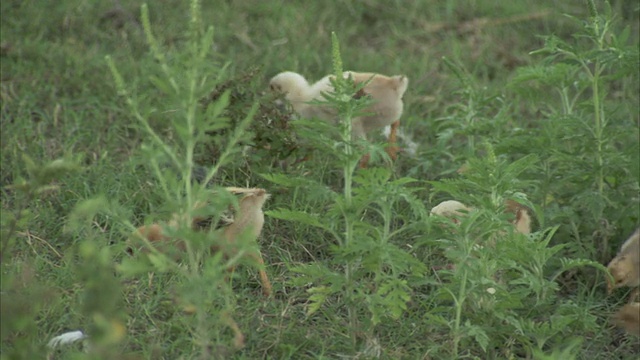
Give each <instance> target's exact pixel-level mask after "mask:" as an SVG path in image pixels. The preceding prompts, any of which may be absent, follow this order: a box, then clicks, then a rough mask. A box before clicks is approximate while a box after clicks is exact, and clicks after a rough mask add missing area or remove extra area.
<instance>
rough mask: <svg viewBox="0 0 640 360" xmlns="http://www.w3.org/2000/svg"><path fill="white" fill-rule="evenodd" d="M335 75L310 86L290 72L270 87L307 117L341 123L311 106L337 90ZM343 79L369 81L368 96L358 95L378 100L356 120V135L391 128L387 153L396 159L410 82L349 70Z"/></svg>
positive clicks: (327, 109) (330, 113)
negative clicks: (401, 118) (398, 135)
mask: <svg viewBox="0 0 640 360" xmlns="http://www.w3.org/2000/svg"><path fill="white" fill-rule="evenodd" d="M333 76H334V75H327V76H325V77H324V78H322V79H320V80H319V81H318V82H316V83H314V84H313V85H310V84H309V82H308V81H307V80H306V79H305V78H304V76H302V75H300V74H298V73H295V72H291V71H286V72H282V73H280V74H278V75H276V76H274V77H273V78H272V79H271V81H270V82H269V86H270V87H271V89H272V90H274V91H278V92H281V93H284V94H285V98H286V99H287V101H289V102H290V103H291V106H292V107H293V109H294V110H295V112H297V113H298V114H299V115H300V116H302V117H303V118H318V119H322V120H325V121H331V122H337V120H338V119H337V113H336V110H335V109H333V108H331V107H328V106H321V105H313V104H309V103H308V102H309V101H311V100H322V93H323V92H331V91H333V86H332V85H331V81H330V79H331V78H332V77H333ZM343 76H344V77H345V79H346V78H349V77H351V78H353V80H354V82H355V83H356V84H360V83H363V82H366V81H369V82H368V83H367V85H366V86H365V87H364V88H363V89H362V92H363V93H364V94H360V93H359V94H357V95H356V96H361V95H369V96H371V98H373V100H374V103H373V104H372V105H370V106H369V107H368V108H366V109H365V110H364V112H365V113H366V115H363V116H359V117H356V118H354V119H353V120H352V135H353V136H354V137H359V138H366V135H367V134H368V133H370V132H372V131H374V130H378V129H382V128H384V127H386V126H389V125H391V133H390V135H389V143H390V146H389V148H388V149H387V153H389V156H390V157H391V158H392V159H395V158H396V152H397V148H396V147H395V140H396V132H397V129H398V126H399V124H400V122H399V121H400V120H399V119H400V116H401V115H402V111H403V107H404V103H403V102H402V96H403V95H404V93H405V91H406V90H407V86H408V85H409V79H408V78H407V77H406V76H403V75H396V76H385V75H381V74H374V73H359V72H354V71H345V72H344V73H343ZM361 165H362V163H361Z"/></svg>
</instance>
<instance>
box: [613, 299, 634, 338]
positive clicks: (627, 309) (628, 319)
mask: <svg viewBox="0 0 640 360" xmlns="http://www.w3.org/2000/svg"><path fill="white" fill-rule="evenodd" d="M613 321H614V323H615V324H616V325H618V326H620V327H621V328H623V329H625V330H626V331H627V332H628V333H629V334H633V335H636V336H640V302H633V303H630V304H627V305H625V306H623V307H622V308H620V310H618V312H617V313H616V314H615V315H614V317H613Z"/></svg>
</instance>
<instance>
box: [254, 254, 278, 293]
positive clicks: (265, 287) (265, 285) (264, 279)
mask: <svg viewBox="0 0 640 360" xmlns="http://www.w3.org/2000/svg"><path fill="white" fill-rule="evenodd" d="M250 256H251V258H252V259H254V260H255V261H257V262H258V264H260V270H258V273H259V274H260V283H262V293H263V294H264V296H267V297H268V296H271V292H272V290H273V288H272V287H271V281H269V276H267V272H266V271H265V270H264V260H262V256H260V253H257V254H251V255H250Z"/></svg>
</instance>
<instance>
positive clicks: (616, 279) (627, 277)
mask: <svg viewBox="0 0 640 360" xmlns="http://www.w3.org/2000/svg"><path fill="white" fill-rule="evenodd" d="M607 269H608V270H609V273H610V274H611V276H612V277H613V282H611V279H609V278H607V292H608V293H609V294H610V293H611V292H612V291H613V289H617V288H619V287H623V286H630V287H633V286H637V285H638V277H637V275H636V274H634V273H633V271H634V270H633V264H632V263H631V259H629V258H627V256H625V255H621V256H617V257H616V258H614V259H613V260H611V262H610V263H609V265H608V266H607ZM634 275H636V276H634Z"/></svg>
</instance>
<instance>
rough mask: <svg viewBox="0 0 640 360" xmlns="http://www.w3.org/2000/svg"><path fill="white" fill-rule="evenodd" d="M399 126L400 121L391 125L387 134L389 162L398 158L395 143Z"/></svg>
mask: <svg viewBox="0 0 640 360" xmlns="http://www.w3.org/2000/svg"><path fill="white" fill-rule="evenodd" d="M399 126H400V120H396V121H395V122H394V123H393V124H391V131H390V132H389V145H388V146H387V154H389V157H390V158H391V160H394V161H395V160H396V159H397V158H398V150H399V149H398V146H396V143H397V133H398V127H399Z"/></svg>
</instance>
